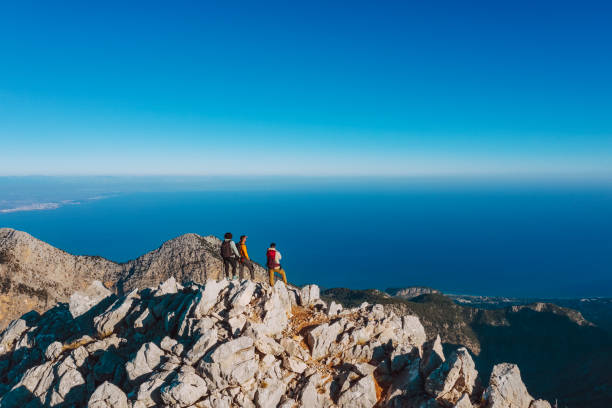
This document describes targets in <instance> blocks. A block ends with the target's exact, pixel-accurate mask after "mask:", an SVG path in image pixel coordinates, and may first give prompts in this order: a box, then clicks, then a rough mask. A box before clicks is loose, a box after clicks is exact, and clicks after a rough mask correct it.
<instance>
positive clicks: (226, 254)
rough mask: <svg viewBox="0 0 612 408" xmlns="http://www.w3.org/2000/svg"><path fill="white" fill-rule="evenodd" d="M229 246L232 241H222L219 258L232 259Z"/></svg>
mask: <svg viewBox="0 0 612 408" xmlns="http://www.w3.org/2000/svg"><path fill="white" fill-rule="evenodd" d="M231 245H232V241H223V243H222V244H221V256H222V257H223V258H232V257H233V256H234V253H233V252H232V246H231Z"/></svg>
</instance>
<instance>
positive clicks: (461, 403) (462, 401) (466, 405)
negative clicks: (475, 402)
mask: <svg viewBox="0 0 612 408" xmlns="http://www.w3.org/2000/svg"><path fill="white" fill-rule="evenodd" d="M453 408H473V406H472V402H471V401H470V396H469V395H468V394H463V396H462V397H461V398H459V400H458V401H457V403H456V404H455V405H453Z"/></svg>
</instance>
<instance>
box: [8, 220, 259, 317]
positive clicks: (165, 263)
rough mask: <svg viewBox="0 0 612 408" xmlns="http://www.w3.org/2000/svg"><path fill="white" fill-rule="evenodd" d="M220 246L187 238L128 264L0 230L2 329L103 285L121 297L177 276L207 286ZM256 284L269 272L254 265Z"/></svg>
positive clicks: (218, 269)
mask: <svg viewBox="0 0 612 408" xmlns="http://www.w3.org/2000/svg"><path fill="white" fill-rule="evenodd" d="M220 245H221V240H219V239H218V238H216V237H214V236H205V237H203V236H200V235H197V234H185V235H181V236H179V237H177V238H174V239H172V240H169V241H167V242H165V243H164V244H163V245H162V246H160V247H159V248H158V249H156V250H154V251H151V252H149V253H147V254H145V255H142V256H141V257H139V258H137V259H134V260H131V261H129V262H126V263H115V262H112V261H109V260H107V259H104V258H102V257H99V256H77V255H71V254H69V253H67V252H64V251H62V250H61V249H58V248H55V247H53V246H51V245H49V244H47V243H45V242H43V241H40V240H38V239H36V238H34V237H33V236H31V235H30V234H28V233H26V232H23V231H17V230H14V229H11V228H0V329H3V328H4V327H6V325H7V324H8V322H10V321H11V320H13V319H15V318H17V317H19V316H21V315H22V314H24V313H27V312H29V311H30V310H36V311H38V312H40V313H42V312H44V311H45V310H47V309H49V308H50V307H52V306H54V305H55V304H56V303H58V302H67V301H68V298H69V297H70V295H71V294H72V293H73V292H75V291H79V290H84V289H85V288H86V287H88V286H89V285H90V284H91V283H92V281H94V280H99V281H101V282H103V283H104V286H105V287H107V288H108V289H110V290H111V291H113V292H115V293H118V294H125V293H128V292H129V291H131V290H132V289H134V288H137V287H140V288H143V287H148V286H155V285H157V284H159V283H160V282H163V281H165V280H166V279H168V278H170V277H171V276H174V277H175V278H176V279H177V280H178V281H179V282H183V281H194V282H196V283H204V282H205V281H206V280H207V279H218V278H220V275H221V274H222V271H223V265H222V261H221V258H220V255H219V247H220ZM255 274H256V275H255V278H256V280H265V279H266V274H265V270H264V269H263V268H262V267H260V266H259V265H256V271H255Z"/></svg>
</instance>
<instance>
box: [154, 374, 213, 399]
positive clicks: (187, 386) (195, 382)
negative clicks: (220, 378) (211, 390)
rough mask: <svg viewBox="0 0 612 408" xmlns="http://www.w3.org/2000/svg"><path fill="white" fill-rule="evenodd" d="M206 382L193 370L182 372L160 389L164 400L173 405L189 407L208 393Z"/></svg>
mask: <svg viewBox="0 0 612 408" xmlns="http://www.w3.org/2000/svg"><path fill="white" fill-rule="evenodd" d="M207 391H208V389H207V387H206V382H205V381H204V379H203V378H202V377H200V376H199V375H197V374H196V373H193V372H182V373H179V375H178V376H177V377H176V378H175V379H174V380H173V381H172V382H171V383H170V384H167V385H164V386H163V387H162V388H161V389H160V393H161V399H162V401H163V402H164V403H165V404H167V405H171V406H173V407H187V406H190V405H192V404H194V403H195V402H197V401H198V400H199V399H200V398H202V397H203V396H204V395H206V392H207Z"/></svg>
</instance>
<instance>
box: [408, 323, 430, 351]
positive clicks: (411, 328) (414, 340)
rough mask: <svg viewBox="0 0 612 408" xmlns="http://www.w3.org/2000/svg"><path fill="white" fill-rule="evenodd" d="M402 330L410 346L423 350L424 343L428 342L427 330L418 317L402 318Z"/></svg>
mask: <svg viewBox="0 0 612 408" xmlns="http://www.w3.org/2000/svg"><path fill="white" fill-rule="evenodd" d="M402 330H403V331H404V335H405V336H406V338H407V339H408V341H409V344H410V345H412V346H415V347H417V348H418V349H419V350H422V348H423V343H425V341H426V340H427V335H426V334H425V328H424V327H423V325H422V324H421V321H420V320H419V318H418V317H417V316H404V317H402Z"/></svg>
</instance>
